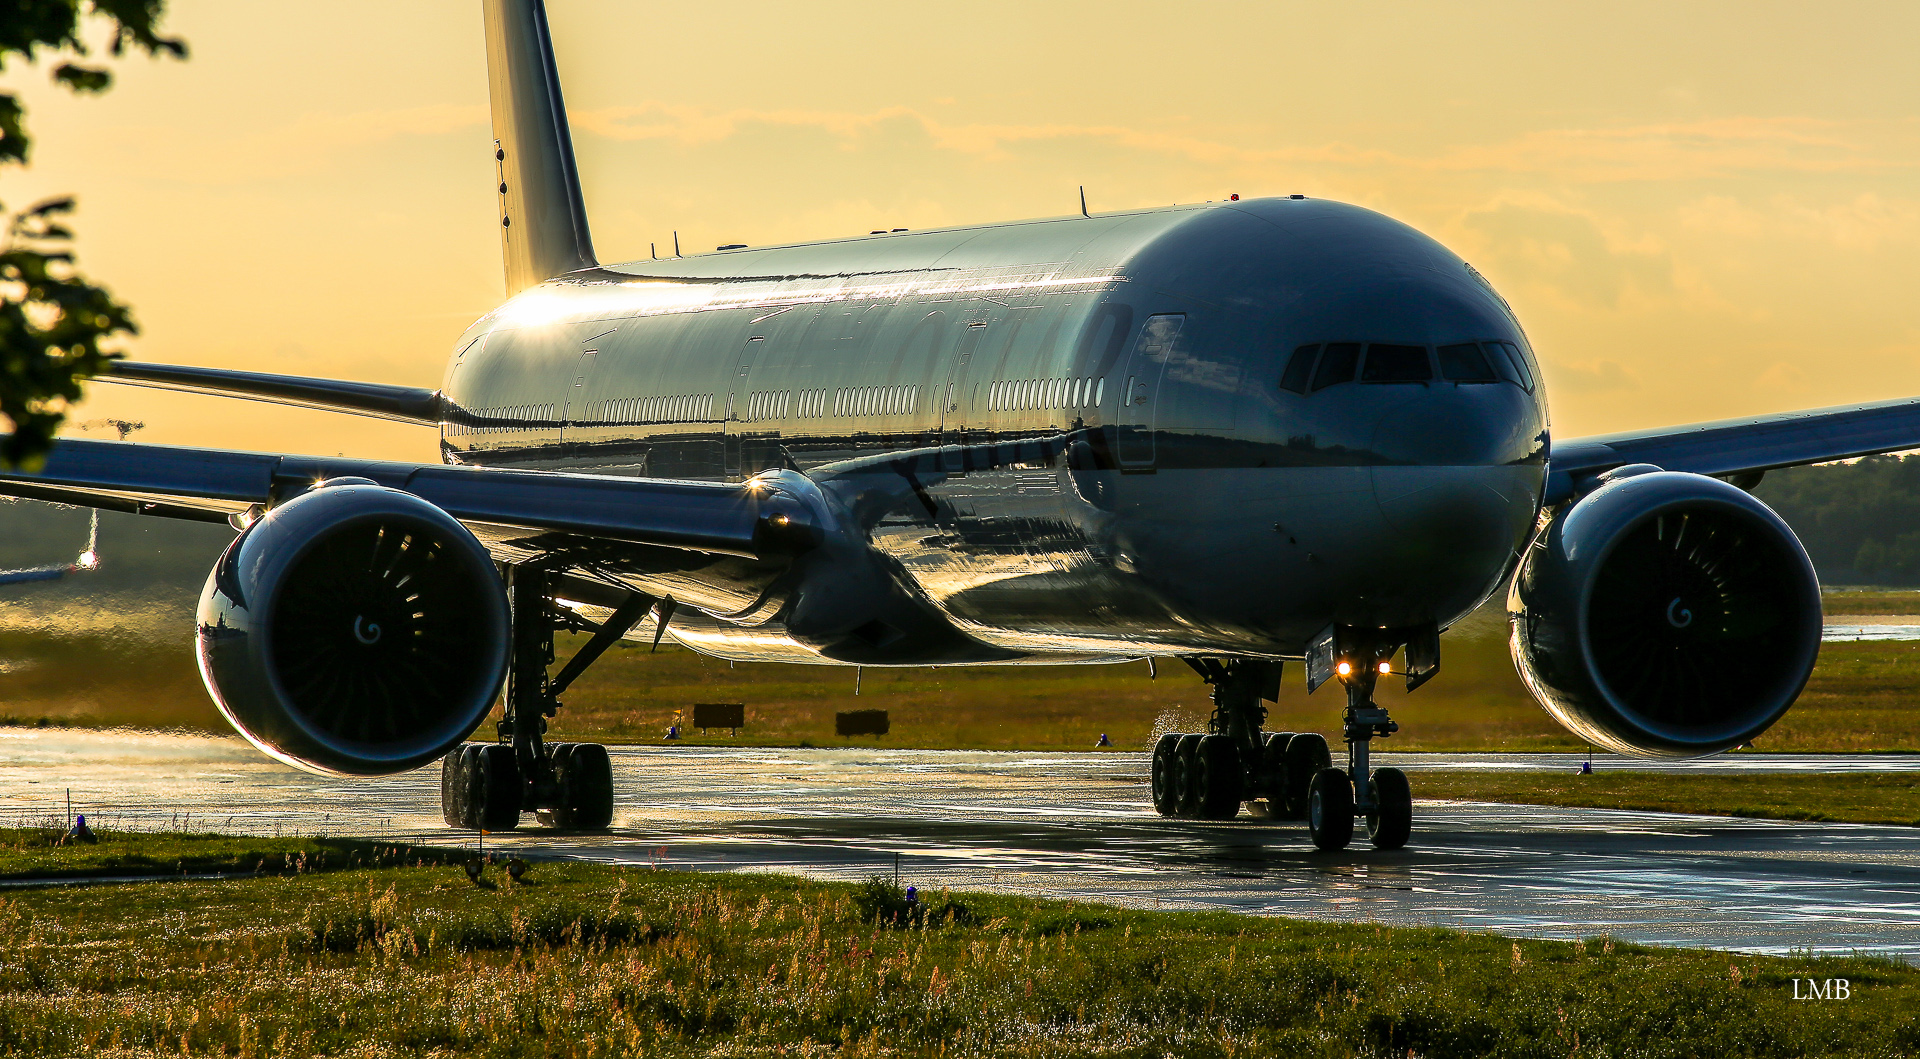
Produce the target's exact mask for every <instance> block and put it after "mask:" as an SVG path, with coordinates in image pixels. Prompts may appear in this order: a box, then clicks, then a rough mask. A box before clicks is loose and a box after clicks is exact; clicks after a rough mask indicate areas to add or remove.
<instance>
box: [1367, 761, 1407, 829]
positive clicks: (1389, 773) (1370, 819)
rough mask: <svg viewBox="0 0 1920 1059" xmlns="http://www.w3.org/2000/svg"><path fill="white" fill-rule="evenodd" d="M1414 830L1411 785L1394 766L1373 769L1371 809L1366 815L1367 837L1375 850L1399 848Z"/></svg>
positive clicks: (1405, 775) (1405, 776)
mask: <svg viewBox="0 0 1920 1059" xmlns="http://www.w3.org/2000/svg"><path fill="white" fill-rule="evenodd" d="M1412 830H1413V788H1412V786H1411V785H1409V784H1408V783H1407V774H1406V773H1404V772H1402V771H1400V770H1399V769H1396V768H1384V769H1374V770H1373V812H1370V813H1368V814H1367V838H1368V840H1370V841H1371V842H1372V843H1373V845H1374V848H1376V849H1399V848H1400V847H1401V846H1404V845H1406V844H1407V835H1408V834H1409V833H1410V832H1412Z"/></svg>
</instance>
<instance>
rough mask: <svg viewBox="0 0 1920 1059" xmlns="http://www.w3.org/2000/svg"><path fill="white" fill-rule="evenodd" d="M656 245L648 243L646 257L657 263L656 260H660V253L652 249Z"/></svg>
mask: <svg viewBox="0 0 1920 1059" xmlns="http://www.w3.org/2000/svg"><path fill="white" fill-rule="evenodd" d="M656 245H657V244H655V243H648V244H647V256H648V257H650V258H653V259H654V260H655V261H658V260H660V252H659V251H658V250H656V249H654V247H655V246H656Z"/></svg>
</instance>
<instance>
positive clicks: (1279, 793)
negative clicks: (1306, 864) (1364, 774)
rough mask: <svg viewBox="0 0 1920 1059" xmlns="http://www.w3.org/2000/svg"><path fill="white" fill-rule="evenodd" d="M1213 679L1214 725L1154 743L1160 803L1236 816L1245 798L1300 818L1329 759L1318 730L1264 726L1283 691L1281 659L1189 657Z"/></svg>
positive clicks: (1179, 811)
mask: <svg viewBox="0 0 1920 1059" xmlns="http://www.w3.org/2000/svg"><path fill="white" fill-rule="evenodd" d="M1184 661H1185V662H1186V663H1187V664H1188V665H1189V666H1192V667H1193V670H1194V671H1195V672H1197V673H1199V674H1200V679H1202V680H1204V681H1206V682H1207V683H1208V684H1210V685H1212V686H1213V717H1212V719H1211V720H1210V721H1209V722H1208V724H1207V732H1206V734H1204V735H1201V734H1181V733H1177V732H1175V733H1169V734H1167V735H1163V736H1161V737H1160V741H1159V742H1158V743H1157V744H1155V746H1154V750H1153V767H1152V776H1153V806H1154V808H1155V809H1156V810H1157V811H1158V812H1159V813H1160V815H1162V816H1182V817H1189V818H1194V819H1200V820H1231V819H1233V818H1234V817H1235V816H1237V815H1239V813H1240V805H1241V803H1242V802H1246V803H1250V804H1251V805H1253V806H1254V807H1255V811H1256V812H1257V813H1260V814H1263V815H1267V816H1274V817H1284V818H1287V819H1298V818H1299V817H1300V816H1302V815H1304V814H1305V812H1306V808H1307V781H1308V780H1309V779H1311V778H1312V776H1313V774H1314V772H1315V771H1316V770H1317V769H1319V768H1322V767H1324V766H1325V765H1326V764H1327V762H1328V761H1329V760H1330V758H1329V755H1328V751H1327V741H1326V740H1325V739H1323V738H1321V737H1320V736H1318V735H1315V734H1313V733H1311V732H1307V733H1302V734H1299V735H1295V734H1293V733H1292V732H1263V731H1261V730H1260V729H1261V726H1262V725H1263V724H1265V723H1266V720H1267V708H1266V706H1265V705H1263V702H1270V701H1273V700H1274V699H1276V698H1278V697H1279V694H1280V667H1281V663H1279V662H1276V661H1270V660H1267V659H1260V658H1212V657H1199V658H1186V659H1184Z"/></svg>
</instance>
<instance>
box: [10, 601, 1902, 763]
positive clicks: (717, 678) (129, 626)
mask: <svg viewBox="0 0 1920 1059" xmlns="http://www.w3.org/2000/svg"><path fill="white" fill-rule="evenodd" d="M1868 597H1872V598H1873V599H1877V600H1879V601H1880V603H1879V604H1876V605H1884V606H1886V607H1888V608H1892V611H1890V612H1902V613H1904V612H1911V611H1920V593H1912V592H1907V593H1887V592H1881V593H1866V592H1848V593H1844V594H1842V595H1841V596H1840V597H1830V599H1829V602H1828V605H1829V607H1830V608H1832V607H1837V606H1840V605H1841V603H1840V602H1836V600H1837V599H1844V602H1845V604H1846V606H1848V607H1854V606H1858V605H1861V604H1860V603H1859V602H1858V601H1859V600H1863V599H1867V598H1868ZM18 610H19V608H17V607H9V608H5V609H4V610H0V722H9V721H10V722H12V723H25V724H36V723H55V724H85V725H140V726H154V727H171V726H178V727H188V728H202V729H206V730H212V731H225V730H226V725H225V722H224V721H223V720H221V718H220V716H219V714H218V713H217V712H216V711H215V710H214V708H213V705H212V704H211V702H210V701H209V700H208V698H207V694H206V692H205V690H204V689H203V688H202V687H201V685H200V677H199V674H198V672H197V671H196V669H195V667H194V662H193V652H192V647H191V628H190V626H191V622H190V619H188V618H186V617H184V616H183V617H182V618H181V620H180V621H179V622H177V623H172V622H168V621H165V620H163V617H162V616H160V615H158V614H155V613H154V612H153V609H152V608H148V610H146V611H142V610H140V609H139V607H137V606H134V605H132V604H131V603H129V604H127V605H124V606H122V605H115V604H112V603H111V601H108V602H103V603H99V604H97V605H95V606H91V607H88V608H78V607H75V608H74V609H73V610H72V612H71V613H61V614H55V615H52V616H50V617H49V616H42V617H41V618H40V619H38V620H36V622H34V623H31V624H29V623H25V622H24V621H21V620H17V617H18V614H17V612H18ZM10 615H11V617H10ZM176 625H177V627H176ZM583 642H584V637H579V636H570V637H564V638H563V639H562V641H561V643H560V645H559V652H558V653H559V656H560V658H561V659H562V660H564V659H565V658H566V657H568V656H570V655H571V653H572V652H573V651H574V650H575V649H577V648H578V646H579V645H580V644H581V643H583ZM1157 669H1158V674H1159V675H1158V679H1157V680H1150V679H1149V678H1148V666H1147V664H1146V663H1145V662H1130V663H1125V664H1121V665H1107V666H1048V667H1039V666H1023V667H1012V668H953V667H948V668H945V669H925V668H920V669H867V670H865V671H863V672H862V673H860V674H859V675H858V677H857V679H858V682H859V684H860V695H859V696H858V697H856V696H855V695H854V685H855V681H856V674H855V672H854V670H852V669H847V668H840V667H827V666H800V665H781V664H767V663H762V664H742V665H740V666H739V667H737V668H735V667H732V666H730V665H729V664H728V663H726V662H722V661H716V660H714V659H710V658H705V657H703V656H700V655H697V654H694V653H692V652H690V651H685V650H680V649H677V648H672V647H663V648H661V650H660V651H659V653H658V654H651V653H649V652H648V650H647V648H646V647H645V646H642V645H638V644H628V643H623V644H621V645H619V646H616V647H615V648H614V649H613V650H611V651H609V652H608V654H607V655H606V656H605V657H604V658H603V659H602V660H601V661H600V662H599V663H597V664H596V665H595V666H594V668H593V669H591V670H589V671H588V673H587V675H586V676H585V677H583V678H582V679H581V680H580V681H579V683H577V684H576V685H575V686H574V688H573V689H572V690H571V691H570V692H569V693H568V694H567V695H566V696H565V699H566V703H567V708H566V709H565V710H564V711H562V713H561V715H560V717H559V718H558V720H557V721H556V722H555V732H556V734H558V735H560V736H561V737H563V738H568V739H581V740H588V739H591V740H598V741H600V742H611V743H627V742H642V743H644V742H655V741H658V740H659V739H660V738H661V736H662V734H663V733H664V732H665V731H666V728H667V726H668V725H669V724H672V723H674V721H675V719H676V717H678V718H679V719H681V720H682V721H684V720H685V719H686V718H687V717H688V716H689V715H690V711H691V707H692V705H693V704H694V703H696V702H744V703H745V704H746V707H747V727H746V729H745V730H744V731H742V732H741V733H740V734H739V735H738V736H734V735H732V734H730V733H724V732H722V733H708V734H706V735H702V734H701V733H699V732H698V731H689V732H688V733H687V735H688V737H689V739H690V740H691V741H693V742H696V743H698V742H708V743H720V744H725V743H729V742H743V743H758V744H785V745H797V744H801V743H811V744H813V745H816V746H835V745H861V744H866V745H884V746H891V747H950V748H971V749H1006V750H1012V749H1029V750H1071V749H1085V748H1090V747H1092V746H1093V744H1094V743H1095V741H1096V740H1098V738H1099V737H1100V735H1101V734H1102V733H1106V734H1107V735H1108V737H1109V738H1110V739H1111V740H1112V741H1113V743H1114V744H1115V745H1117V746H1121V747H1131V748H1140V747H1144V746H1146V745H1148V744H1149V743H1150V742H1151V741H1152V739H1153V738H1154V737H1155V736H1156V735H1157V734H1158V733H1160V732H1165V731H1194V730H1199V729H1201V728H1202V727H1203V726H1204V724H1205V722H1206V718H1207V715H1208V713H1209V711H1210V710H1211V705H1210V703H1209V702H1208V700H1207V694H1206V688H1205V687H1204V686H1203V685H1202V684H1201V683H1200V681H1199V679H1198V678H1196V677H1195V676H1194V675H1193V673H1192V672H1191V671H1189V670H1188V669H1187V667H1186V666H1185V665H1183V664H1182V663H1180V662H1179V661H1178V660H1176V659H1170V658H1169V659H1161V660H1159V662H1158V665H1157ZM1916 689H1920V643H1914V642H1899V641H1860V642H1848V643H1831V644H1827V645H1826V646H1825V648H1824V649H1823V651H1822V653H1821V657H1820V662H1819V665H1818V666H1817V667H1816V669H1815V670H1814V674H1813V679H1812V680H1811V681H1810V682H1809V683H1808V685H1807V689H1806V691H1805V693H1804V694H1803V695H1802V696H1801V699H1800V702H1799V704H1798V705H1796V706H1795V707H1794V709H1793V710H1792V711H1791V712H1789V713H1788V714H1787V716H1786V718H1785V719H1784V720H1782V721H1781V722H1780V723H1779V724H1778V725H1776V726H1774V728H1773V729H1772V730H1771V731H1769V732H1768V733H1767V734H1766V735H1765V736H1763V737H1762V738H1761V739H1760V740H1759V743H1758V746H1757V749H1759V750H1761V751H1870V750H1920V709H1915V708H1913V706H1912V705H1911V704H1912V703H1913V702H1914V700H1915V697H1916ZM1379 697H1380V700H1381V702H1382V703H1383V704H1385V705H1387V706H1388V707H1390V708H1391V709H1393V711H1394V717H1395V719H1396V720H1398V721H1399V722H1400V724H1401V728H1402V730H1401V732H1400V734H1399V735H1397V736H1395V737H1394V738H1393V739H1392V740H1391V741H1390V743H1389V744H1388V745H1387V747H1386V748H1387V749H1402V750H1578V749H1581V748H1582V747H1583V745H1584V744H1582V743H1581V742H1580V741H1579V740H1577V739H1575V738H1573V737H1572V736H1571V735H1569V734H1568V733H1567V732H1566V731H1565V730H1564V729H1562V728H1561V727H1560V726H1559V725H1558V724H1556V723H1554V721H1553V720H1552V719H1551V718H1549V717H1548V716H1547V715H1546V714H1545V713H1544V712H1542V711H1541V710H1540V708H1539V707H1538V706H1536V705H1535V704H1534V702H1533V700H1532V699H1531V698H1530V697H1529V696H1528V695H1527V693H1526V689H1525V688H1524V687H1523V686H1522V685H1521V683H1520V679H1519V677H1518V676H1517V675H1516V674H1515V673H1514V670H1513V662H1512V660H1511V659H1510V658H1509V657H1508V653H1507V646H1506V641H1505V638H1504V625H1503V623H1502V622H1501V621H1500V620H1499V619H1498V616H1497V615H1494V614H1491V613H1488V614H1481V615H1476V616H1475V617H1474V618H1472V619H1469V620H1468V621H1467V622H1464V623H1462V627H1461V628H1459V629H1457V630H1455V631H1454V632H1451V633H1449V634H1448V635H1447V636H1446V638H1445V640H1444V661H1443V664H1442V669H1441V674H1440V676H1439V677H1438V678H1437V679H1435V680H1434V681H1433V682H1432V683H1430V684H1428V685H1427V686H1426V687H1424V688H1422V689H1420V691H1419V692H1417V693H1416V694H1414V695H1411V696H1409V695H1406V694H1405V693H1404V692H1401V691H1398V690H1397V686H1396V685H1394V684H1393V683H1392V682H1387V683H1384V684H1383V685H1382V688H1381V690H1380V693H1379ZM850 709H885V710H887V711H888V712H889V714H890V716H891V721H892V731H891V732H890V733H889V734H888V735H887V736H886V737H884V738H883V739H873V738H871V737H861V738H852V739H844V738H840V737H837V736H835V735H834V731H833V715H834V713H835V712H837V711H841V710H850ZM1339 711H1340V703H1339V702H1338V701H1337V697H1336V696H1335V695H1334V694H1333V693H1332V692H1331V691H1327V690H1323V691H1322V692H1321V693H1320V694H1318V695H1314V696H1312V697H1309V696H1308V695H1307V694H1306V691H1305V689H1304V687H1303V686H1302V683H1301V675H1300V669H1299V667H1298V666H1289V667H1288V673H1287V677H1286V679H1285V680H1284V681H1283V685H1282V692H1281V701H1280V702H1279V703H1278V704H1276V705H1275V707H1274V709H1273V713H1272V717H1271V718H1270V720H1269V727H1271V728H1274V729H1276V730H1294V731H1300V730H1311V731H1321V732H1332V731H1334V730H1335V729H1336V728H1337V724H1338V716H1339ZM482 731H483V733H486V732H487V731H488V729H487V727H484V726H483V729H482ZM489 734H490V733H489Z"/></svg>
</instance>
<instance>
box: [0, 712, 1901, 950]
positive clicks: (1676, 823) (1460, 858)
mask: <svg viewBox="0 0 1920 1059" xmlns="http://www.w3.org/2000/svg"><path fill="white" fill-rule="evenodd" d="M1380 757H1381V759H1382V761H1383V763H1392V764H1398V765H1400V766H1402V767H1405V768H1407V769H1409V771H1412V772H1414V773H1415V775H1414V793H1415V795H1416V797H1417V796H1418V794H1419V789H1420V785H1419V777H1418V771H1420V770H1422V769H1445V768H1456V769H1457V768H1492V767H1500V768H1524V769H1534V770H1543V771H1565V772H1567V773H1572V772H1573V770H1574V769H1576V768H1577V767H1578V765H1579V762H1580V761H1581V760H1583V758H1582V757H1581V756H1580V755H1570V754H1528V755H1483V754H1400V755H1380ZM1594 766H1595V768H1596V769H1601V770H1605V769H1609V768H1618V767H1632V768H1640V769H1646V768H1652V769H1658V770H1662V771H1668V770H1671V771H1699V770H1709V771H1719V770H1729V769H1732V770H1739V771H1789V772H1807V771H1859V770H1889V769H1898V770H1920V756H1907V757H1902V756H1867V755H1859V756H1854V755H1757V754H1744V755H1733V756H1723V757H1720V758H1714V759H1709V760H1706V761H1702V762H1691V763H1673V762H1655V763H1649V762H1637V761H1636V762H1626V761H1623V760H1622V759H1614V758H1596V759H1595V762H1594ZM614 768H615V774H616V783H617V785H618V790H619V803H618V807H617V811H616V814H615V820H614V824H615V826H614V829H613V831H612V832H611V833H608V834H556V833H552V832H545V831H542V830H541V829H539V828H537V827H531V826H530V827H528V828H527V829H525V830H523V831H521V832H518V833H516V834H513V835H500V836H494V837H493V838H490V839H489V840H488V841H489V842H490V843H496V844H498V845H501V846H507V847H512V848H514V849H517V850H520V851H523V852H527V853H541V854H554V855H564V856H571V857H581V858H590V859H594V860H602V861H612V862H624V863H643V864H658V865H661V866H664V867H672V868H692V869H700V870H715V871H750V870H759V871H767V870H771V871H789V872H798V873H802V874H806V875H811V876H815V877H820V878H837V879H860V878H864V877H866V876H869V875H872V874H889V875H890V874H891V873H892V871H893V869H894V864H895V857H896V856H898V857H899V858H900V867H901V873H902V878H903V881H909V882H914V883H917V884H919V885H920V886H922V887H923V888H926V887H941V886H949V887H953V888H955V889H992V890H1003V891H1010V892H1019V893H1027V894H1033V895H1043V896H1051V897H1071V898H1081V899H1087V900H1095V901H1106V902H1113V903H1118V904H1126V905H1134V906H1142V907H1163V908H1205V909H1224V910H1232V911H1239V912H1249V913H1255V914H1265V915H1288V916H1306V917H1312V918H1318V919H1331V920H1349V921H1367V922H1382V923H1394V924H1419V925H1433V926H1447V927H1457V928H1464V929H1484V930H1493V931H1497V932H1500V933H1503V934H1514V935H1520V936H1530V937H1550V938H1575V937H1583V936H1591V935H1594V934H1611V935H1613V936H1615V937H1619V938H1624V939H1628V940H1633V941H1641V942H1649V943H1656V944H1673V945H1706V946H1712V947H1717V948H1729V949H1740V950H1747V951H1759V952H1787V951H1791V950H1811V951H1816V952H1835V951H1837V952H1846V951H1850V950H1855V949H1859V950H1864V951H1870V952H1877V953H1883V954H1891V955H1899V956H1902V957H1904V958H1907V959H1910V960H1916V961H1920V828H1897V827H1866V826H1858V825H1850V824H1820V823H1798V822H1794V823H1782V822H1771V821H1757V820H1734V819H1725V818H1718V817H1695V816H1678V815H1672V814H1662V813H1634V812H1617V811H1609V810H1592V809H1560V808H1548V807H1534V806H1509V805H1489V804H1481V803H1463V802H1420V803H1418V804H1417V805H1416V807H1415V828H1416V830H1415V834H1414V845H1412V846H1410V847H1409V848H1408V849H1405V850H1400V851H1396V852H1392V853H1380V852H1375V851H1373V850H1371V849H1368V848H1365V847H1364V846H1363V847H1361V848H1358V849H1355V850H1351V851H1348V852H1345V853H1340V854H1324V853H1318V852H1315V851H1313V850H1312V849H1311V847H1309V846H1308V844H1307V841H1306V834H1305V828H1304V827H1303V826H1301V825H1298V824H1281V825H1268V824H1264V823H1255V822H1250V821H1246V820H1245V819H1243V820H1242V821H1241V822H1238V823H1230V824H1208V823H1196V822H1191V821H1168V820H1163V819H1161V818H1159V817H1157V816H1155V815H1154V814H1153V811H1152V809H1151V807H1150V806H1148V804H1147V801H1146V789H1145V778H1146V757H1145V755H1143V754H1138V753H1102V754H1040V753H1022V754H1007V753H973V752H941V751H906V750H792V749H758V748H749V749H740V750H732V749H712V748H697V747H631V748H615V750H614ZM0 777H4V778H3V779H0V823H5V822H13V821H17V820H20V819H22V818H23V817H25V818H31V817H35V816H40V817H44V816H47V815H58V814H60V813H62V812H63V811H64V810H63V808H62V807H63V805H64V799H65V796H66V792H67V791H68V790H69V789H71V792H72V798H73V802H74V807H75V809H76V810H77V811H83V812H88V813H90V814H92V816H93V817H94V818H95V819H96V820H98V821H99V822H101V823H104V824H106V825H108V826H112V825H113V824H114V823H116V822H125V823H128V824H138V825H140V826H153V825H156V824H180V825H185V826H191V827H194V828H199V827H202V826H205V827H207V828H208V829H210V830H226V831H236V832H252V833H261V832H266V833H271V832H273V831H275V830H280V831H285V832H303V833H314V832H322V831H323V832H325V833H328V834H364V835H376V836H378V835H384V836H388V837H392V838H396V839H402V838H403V839H406V840H408V841H417V842H439V843H448V844H471V843H472V842H473V841H474V839H473V837H472V836H471V835H466V834H460V833H456V832H452V831H449V830H448V829H446V828H445V827H443V826H441V822H440V819H439V813H438V799H439V771H438V769H435V768H428V769H424V770H422V771H420V772H416V773H412V774H410V775H406V776H399V777H392V778H388V779H380V780H336V779H328V778H323V777H315V776H309V775H306V774H304V773H300V772H296V771H294V770H292V769H288V768H285V767H284V766H281V765H278V764H276V763H274V762H271V761H268V760H267V759H265V758H263V757H262V756H260V755H259V754H258V753H256V752H255V751H253V750H252V749H251V748H250V747H248V746H247V745H246V744H244V743H242V742H241V741H239V740H237V739H229V738H219V737H210V736H201V735H184V734H171V733H154V732H96V731H85V730H74V729H64V730H63V729H18V728H14V729H7V728H0ZM1570 782H1574V781H1572V780H1571V779H1570ZM526 819H527V820H528V822H529V823H531V820H532V818H531V817H527V818H526Z"/></svg>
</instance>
